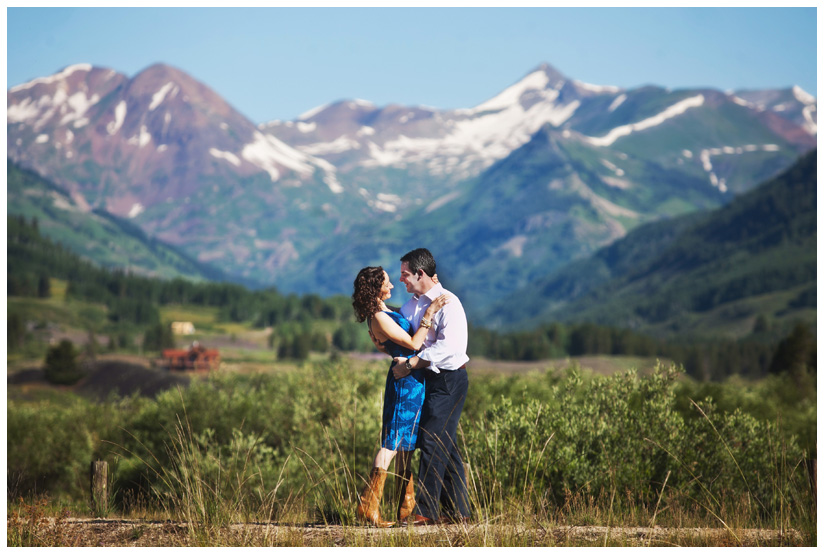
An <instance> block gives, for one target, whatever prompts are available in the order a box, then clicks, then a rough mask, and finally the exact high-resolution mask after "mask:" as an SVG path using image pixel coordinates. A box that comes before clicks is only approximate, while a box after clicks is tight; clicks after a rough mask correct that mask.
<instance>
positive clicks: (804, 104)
mask: <svg viewBox="0 0 825 555" xmlns="http://www.w3.org/2000/svg"><path fill="white" fill-rule="evenodd" d="M733 99H734V102H739V101H743V102H744V103H745V105H746V106H749V107H751V108H754V109H756V110H759V111H765V110H768V111H770V112H773V113H775V114H776V115H778V116H780V117H781V118H784V119H787V120H789V121H791V122H793V123H795V124H797V125H798V126H800V127H802V129H804V130H805V131H807V132H808V133H809V134H811V135H816V98H815V97H814V96H813V95H811V94H808V93H807V92H805V91H803V90H802V89H801V88H799V87H797V86H793V87H791V88H790V89H779V90H756V91H745V90H742V91H736V92H735V93H733Z"/></svg>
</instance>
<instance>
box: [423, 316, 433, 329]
mask: <svg viewBox="0 0 825 555" xmlns="http://www.w3.org/2000/svg"><path fill="white" fill-rule="evenodd" d="M421 327H422V328H427V329H430V328H431V327H432V323H431V322H430V321H429V320H427V319H426V318H422V319H421Z"/></svg>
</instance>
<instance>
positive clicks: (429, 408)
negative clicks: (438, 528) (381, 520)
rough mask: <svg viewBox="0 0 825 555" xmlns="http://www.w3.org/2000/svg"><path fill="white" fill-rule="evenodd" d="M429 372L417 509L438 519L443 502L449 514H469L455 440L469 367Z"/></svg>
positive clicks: (419, 444)
mask: <svg viewBox="0 0 825 555" xmlns="http://www.w3.org/2000/svg"><path fill="white" fill-rule="evenodd" d="M426 375H427V385H426V390H425V391H426V393H425V397H424V406H423V407H422V409H421V421H420V424H419V429H418V442H417V447H418V448H419V449H421V462H420V466H419V469H418V484H419V488H418V495H417V499H416V512H417V513H418V514H420V515H422V516H425V517H427V518H431V519H433V520H435V519H437V518H439V516H440V508H439V502H442V503H443V504H444V506H445V508H446V509H447V510H448V511H449V512H451V513H453V514H451V515H450V516H462V517H469V516H470V499H469V494H468V493H467V478H466V476H465V475H464V463H463V462H462V460H461V455H460V454H459V452H458V443H457V441H456V439H457V437H456V436H457V430H458V419H459V418H460V417H461V409H462V408H464V400H465V399H466V398H467V384H468V380H467V369H466V368H464V367H462V368H460V369H458V370H442V371H441V372H439V373H435V372H426Z"/></svg>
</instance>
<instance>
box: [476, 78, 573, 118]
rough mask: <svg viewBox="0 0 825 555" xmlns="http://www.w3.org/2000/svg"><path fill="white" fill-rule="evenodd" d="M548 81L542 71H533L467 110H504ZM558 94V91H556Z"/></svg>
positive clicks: (539, 88)
mask: <svg viewBox="0 0 825 555" xmlns="http://www.w3.org/2000/svg"><path fill="white" fill-rule="evenodd" d="M549 82H550V78H549V77H548V76H547V74H546V73H545V72H543V71H534V72H533V73H531V74H530V75H528V76H527V77H525V78H524V79H522V80H521V81H519V82H518V83H516V84H515V85H512V86H510V87H508V88H506V89H504V90H503V91H501V92H500V93H499V94H498V95H496V96H494V97H493V98H491V99H490V100H488V101H487V102H484V103H482V104H479V105H478V106H476V107H475V108H473V109H471V110H469V113H470V114H478V113H480V112H487V111H490V110H506V109H507V108H509V107H510V106H512V105H513V104H516V103H518V101H519V99H520V98H521V95H523V94H524V93H525V92H527V91H529V90H532V89H538V90H541V89H544V88H545V87H546V86H547V84H548V83H549ZM556 95H558V92H557V93H556Z"/></svg>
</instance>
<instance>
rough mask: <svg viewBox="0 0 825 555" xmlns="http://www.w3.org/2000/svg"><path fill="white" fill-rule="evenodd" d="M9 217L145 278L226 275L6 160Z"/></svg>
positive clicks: (87, 255) (83, 253)
mask: <svg viewBox="0 0 825 555" xmlns="http://www.w3.org/2000/svg"><path fill="white" fill-rule="evenodd" d="M6 176H7V187H6V211H7V215H8V216H23V217H25V218H26V219H28V220H31V219H33V218H35V219H36V220H37V223H38V227H39V230H40V232H41V233H42V235H43V236H45V237H48V238H50V239H52V240H53V241H56V242H59V243H60V244H62V245H63V246H64V247H66V248H67V249H69V250H70V251H72V252H74V253H76V254H78V255H80V256H81V257H83V258H84V259H86V260H89V261H93V262H94V263H95V264H98V265H100V266H102V267H105V268H111V269H122V270H128V271H130V272H133V273H136V274H142V275H145V276H147V277H159V278H172V277H184V278H186V279H190V280H195V281H201V280H223V279H226V277H225V275H224V273H223V272H222V271H220V270H218V269H217V268H214V267H210V266H209V265H207V264H203V263H200V262H198V261H197V260H194V259H193V258H191V257H190V256H189V255H188V254H186V253H184V252H183V251H182V250H181V249H178V248H175V247H173V246H171V245H167V244H165V243H163V242H162V241H159V240H157V239H154V238H149V237H147V236H146V234H145V233H144V232H143V231H142V230H141V229H140V228H139V227H137V226H136V225H134V224H133V223H131V222H129V221H127V220H124V219H122V218H119V217H117V216H114V215H112V214H110V213H108V212H106V211H103V210H89V209H88V208H84V207H83V206H82V205H78V203H77V202H76V201H75V198H74V197H73V196H72V195H70V194H68V193H67V192H66V191H64V190H62V189H61V188H60V187H58V186H56V185H54V184H53V183H51V182H49V181H48V180H46V179H44V178H42V177H40V176H39V175H37V174H35V173H34V172H32V171H29V170H25V169H22V168H21V167H20V166H19V165H17V164H15V163H14V162H13V161H11V160H8V162H7V173H6Z"/></svg>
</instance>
